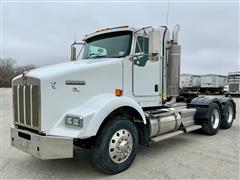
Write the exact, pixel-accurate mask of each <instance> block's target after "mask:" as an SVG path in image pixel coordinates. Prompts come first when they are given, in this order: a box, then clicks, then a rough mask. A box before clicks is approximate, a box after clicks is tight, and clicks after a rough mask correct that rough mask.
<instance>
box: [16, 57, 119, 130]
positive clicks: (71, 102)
mask: <svg viewBox="0 0 240 180" xmlns="http://www.w3.org/2000/svg"><path fill="white" fill-rule="evenodd" d="M122 62H123V59H121V58H112V59H109V58H108V59H90V60H80V61H75V62H66V63H60V64H55V65H50V66H46V67H42V68H38V69H35V70H32V71H30V72H28V73H27V75H26V76H27V78H28V77H29V79H34V78H35V79H38V81H39V82H40V89H39V90H40V91H39V93H38V94H39V97H40V101H39V103H38V104H32V105H34V106H36V109H38V110H39V111H40V119H41V123H40V126H41V128H40V129H41V131H42V132H45V133H46V134H49V132H50V131H51V129H52V128H53V126H54V125H55V124H56V123H57V122H59V121H63V118H64V117H65V115H66V114H67V113H68V112H69V111H71V110H73V109H75V108H78V107H81V106H82V105H83V104H84V103H86V102H87V101H89V100H90V99H91V98H94V97H96V96H98V95H102V94H114V93H115V89H122V88H123V86H122V77H123V75H122ZM22 79H23V78H21V76H18V77H16V78H15V79H14V80H13V82H15V84H16V83H17V82H21V81H23V80H22ZM15 80H16V81H15ZM38 107H40V108H38Z"/></svg>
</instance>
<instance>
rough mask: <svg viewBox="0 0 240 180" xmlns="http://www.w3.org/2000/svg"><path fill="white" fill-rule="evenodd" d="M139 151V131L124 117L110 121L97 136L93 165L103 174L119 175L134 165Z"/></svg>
mask: <svg viewBox="0 0 240 180" xmlns="http://www.w3.org/2000/svg"><path fill="white" fill-rule="evenodd" d="M137 150H138V131H137V128H136V126H135V125H134V123H133V122H131V121H130V120H128V119H126V118H124V117H113V118H112V119H110V120H109V121H108V122H107V123H106V124H105V125H104V127H103V128H101V129H100V132H99V133H98V134H97V136H96V140H95V143H94V147H93V152H92V160H93V163H94V164H95V165H96V166H97V167H98V168H99V169H100V170H102V171H103V172H105V173H108V174H117V173H119V172H121V171H124V170H126V169H127V168H129V167H130V165H131V164H132V162H133V160H134V158H135V156H136V154H137Z"/></svg>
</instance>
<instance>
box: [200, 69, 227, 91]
mask: <svg viewBox="0 0 240 180" xmlns="http://www.w3.org/2000/svg"><path fill="white" fill-rule="evenodd" d="M227 84H228V77H227V76H222V75H217V74H205V75H201V88H200V92H201V93H205V94H212V93H219V94H223V92H224V86H225V85H227Z"/></svg>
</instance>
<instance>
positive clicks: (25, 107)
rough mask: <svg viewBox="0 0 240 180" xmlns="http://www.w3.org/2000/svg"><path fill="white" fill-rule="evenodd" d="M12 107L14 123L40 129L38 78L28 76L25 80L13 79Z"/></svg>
mask: <svg viewBox="0 0 240 180" xmlns="http://www.w3.org/2000/svg"><path fill="white" fill-rule="evenodd" d="M31 82H34V83H32V84H31ZM36 82H37V83H36ZM13 108H14V123H15V124H16V125H20V126H23V127H27V128H30V129H35V130H40V83H39V80H37V79H33V78H28V81H25V82H23V80H22V79H17V80H15V81H13Z"/></svg>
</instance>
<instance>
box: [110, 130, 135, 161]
mask: <svg viewBox="0 0 240 180" xmlns="http://www.w3.org/2000/svg"><path fill="white" fill-rule="evenodd" d="M132 148H133V139H132V135H131V133H130V132H129V131H128V130H126V129H120V130H118V131H117V132H115V133H114V134H113V136H112V138H111V140H110V144H109V155H110V158H111V160H112V161H113V162H114V163H122V162H124V161H126V160H127V158H128V157H129V155H130V154H131V152H132Z"/></svg>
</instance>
